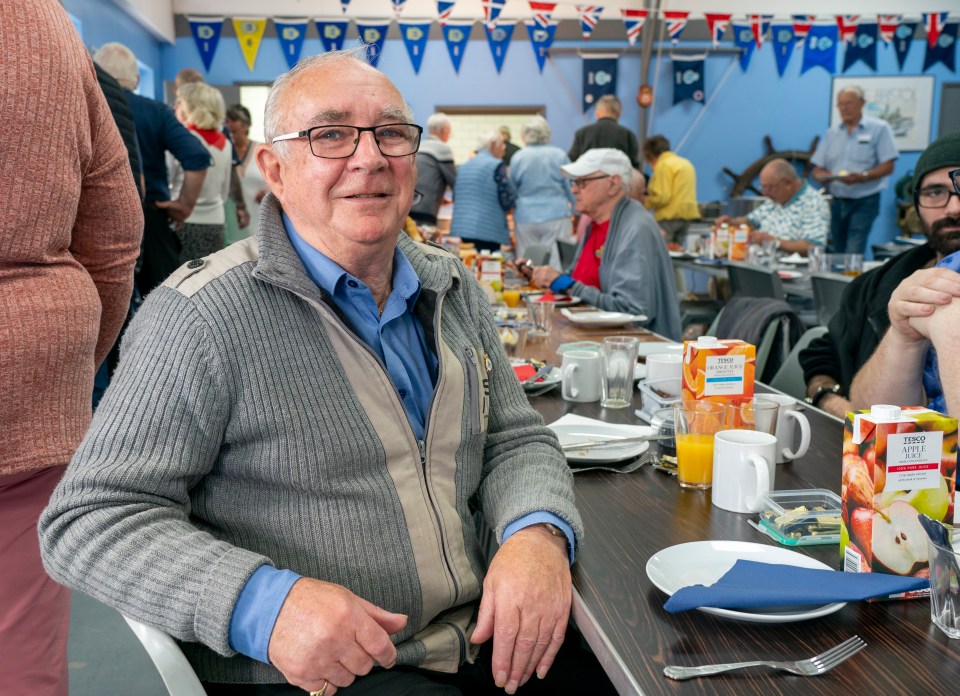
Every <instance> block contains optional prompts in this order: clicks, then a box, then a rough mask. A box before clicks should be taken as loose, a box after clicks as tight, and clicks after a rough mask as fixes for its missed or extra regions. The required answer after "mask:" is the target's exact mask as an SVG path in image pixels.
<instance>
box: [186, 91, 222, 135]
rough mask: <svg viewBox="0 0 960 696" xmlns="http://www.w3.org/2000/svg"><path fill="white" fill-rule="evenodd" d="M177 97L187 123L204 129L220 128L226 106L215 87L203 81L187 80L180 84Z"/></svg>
mask: <svg viewBox="0 0 960 696" xmlns="http://www.w3.org/2000/svg"><path fill="white" fill-rule="evenodd" d="M177 98H178V99H180V101H181V103H182V104H183V112H184V114H185V115H186V117H187V122H188V123H192V124H193V125H194V126H196V127H197V128H203V129H206V130H217V129H219V128H220V126H221V124H222V123H223V117H224V112H225V111H226V107H225V106H224V104H223V95H222V94H220V90H218V89H217V88H216V87H211V86H210V85H208V84H206V83H204V82H187V83H186V84H183V85H180V89H178V90H177Z"/></svg>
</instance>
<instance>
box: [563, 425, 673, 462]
mask: <svg viewBox="0 0 960 696" xmlns="http://www.w3.org/2000/svg"><path fill="white" fill-rule="evenodd" d="M549 427H550V428H551V429H552V430H553V431H554V432H555V433H556V434H557V438H559V440H560V444H561V445H567V444H571V443H574V442H584V441H586V440H596V441H597V442H604V441H606V440H619V439H620V438H624V437H636V436H637V434H638V430H639V428H637V427H632V428H630V430H623V429H621V428H618V427H617V426H615V425H600V424H597V425H592V424H591V425H586V424H584V425H574V424H570V425H564V424H554V425H551V426H549ZM649 430H650V434H654V433H655V432H656V431H654V430H653V429H652V428H649ZM640 434H643V433H640ZM649 446H650V443H649V442H634V443H630V444H626V445H620V446H616V445H611V446H609V447H600V448H594V449H585V450H569V451H567V452H566V453H565V454H566V455H567V459H568V460H569V461H571V462H620V461H623V460H624V459H633V458H634V457H636V456H637V455H638V454H642V453H643V452H645V451H646V449H647V448H648V447H649Z"/></svg>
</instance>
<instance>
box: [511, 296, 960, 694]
mask: <svg viewBox="0 0 960 696" xmlns="http://www.w3.org/2000/svg"><path fill="white" fill-rule="evenodd" d="M572 309H574V310H575V309H577V308H572ZM606 335H634V336H637V337H638V338H639V340H641V341H661V340H663V339H662V338H660V337H658V336H656V335H655V334H652V333H650V332H648V331H646V330H644V329H642V328H639V327H637V326H632V327H631V326H629V325H628V326H624V327H619V328H583V327H581V326H580V325H578V324H575V323H574V322H571V321H570V320H568V319H567V318H566V317H564V316H563V315H562V313H561V312H559V311H557V312H556V315H555V317H554V324H553V330H552V332H551V334H550V335H549V336H547V337H545V338H541V339H538V340H530V341H528V343H527V345H526V349H525V351H524V357H527V358H533V359H538V360H544V361H546V362H548V363H551V364H555V365H558V364H559V363H560V357H559V356H558V355H557V354H556V349H557V347H558V346H559V345H560V344H563V343H567V342H572V341H597V342H599V341H601V340H602V338H603V337H604V336H606ZM764 390H767V391H771V390H769V389H768V388H767V387H765V386H763V385H757V391H758V392H762V391H764ZM530 400H531V404H532V405H533V406H534V408H536V410H537V411H538V412H539V413H540V414H541V415H542V416H543V418H544V420H545V422H546V423H548V424H549V423H552V422H553V421H555V420H557V419H558V418H560V417H561V416H563V415H564V414H567V413H572V414H577V415H580V416H586V417H589V418H596V419H599V420H602V421H605V422H607V423H613V424H630V425H643V424H644V423H643V421H641V420H640V419H639V418H638V417H637V416H636V415H635V413H634V411H635V409H636V408H639V405H640V404H639V394H638V393H637V392H636V391H635V392H634V403H633V405H632V406H631V407H630V408H625V409H617V410H610V409H603V408H601V407H600V404H599V403H572V402H568V401H564V400H563V399H562V398H561V396H560V389H559V388H557V389H554V390H553V391H551V392H548V393H546V394H543V395H540V396H532V397H531V399H530ZM804 413H805V415H806V416H807V418H808V419H809V421H810V426H811V430H812V437H811V444H810V448H809V450H808V451H807V453H806V454H805V455H804V456H803V457H801V458H800V459H797V460H795V461H793V462H791V463H788V464H778V465H777V472H776V480H775V487H776V488H777V489H778V490H783V489H806V488H827V489H830V490H833V491H835V492H839V490H840V461H841V450H842V427H843V426H842V423H841V422H840V421H839V420H837V419H836V418H834V417H832V416H830V415H828V414H826V413H824V412H822V411H819V410H817V409H812V408H806V409H805V410H804ZM574 487H575V492H576V497H577V505H578V508H579V510H580V513H581V515H582V516H583V522H584V526H585V529H586V538H585V541H584V544H583V548H581V549H579V550H578V553H577V559H576V563H575V565H574V566H573V584H574V605H573V612H572V613H573V620H574V621H575V623H576V625H577V626H578V628H579V630H580V631H581V633H582V634H583V636H584V638H585V639H586V641H587V642H588V643H589V645H590V646H591V648H592V649H593V651H594V652H595V654H596V655H597V657H598V659H599V660H600V663H601V664H602V665H603V667H604V669H605V671H606V673H607V674H608V676H609V677H610V679H611V681H612V682H613V684H614V686H615V687H616V689H617V690H618V692H619V693H620V694H621V695H623V696H627V695H628V694H629V695H633V694H691V693H710V694H730V695H736V696H747V695H748V694H757V695H761V694H762V695H764V696H767V695H768V694H801V695H803V696H811V695H812V694H824V695H827V694H829V695H830V696H837V695H838V694H844V693H849V694H910V695H911V696H921V695H924V694H929V695H931V696H932V695H934V694H940V695H943V694H949V693H957V691H958V689H960V640H950V639H949V638H948V637H947V636H946V635H944V634H943V633H942V632H941V631H940V630H939V629H938V628H937V627H936V626H934V625H933V624H932V623H931V621H930V610H929V602H928V600H926V599H915V600H907V601H890V602H851V603H848V604H847V605H846V606H844V607H843V608H842V609H840V610H839V611H836V612H834V613H832V614H829V615H827V616H822V617H820V618H815V619H810V620H806V621H798V622H788V623H753V622H747V621H735V620H730V619H725V618H721V617H717V616H714V615H711V614H707V613H704V612H701V611H689V612H685V613H680V614H669V613H667V612H666V611H665V610H664V609H663V604H664V602H665V601H666V599H667V596H666V595H665V594H664V593H663V592H661V591H660V590H658V589H657V588H656V587H655V586H654V585H653V584H652V582H651V581H650V580H649V579H648V577H647V574H646V571H645V566H646V563H647V561H648V559H649V558H650V557H651V556H653V555H654V554H656V553H657V552H658V551H660V550H662V549H666V548H668V547H671V546H674V545H676V544H683V543H686V542H695V541H704V540H732V541H745V542H754V543H757V544H769V545H772V546H778V545H777V544H776V543H775V542H774V541H773V540H771V539H769V538H768V537H766V536H764V535H762V534H760V533H759V532H758V531H757V530H755V529H754V528H753V527H751V526H750V525H749V524H748V523H747V520H748V519H749V518H750V517H751V515H746V514H737V513H732V512H727V511H725V510H721V509H720V508H717V507H714V506H713V505H712V504H711V499H710V491H709V490H707V491H696V490H685V489H681V488H680V487H679V486H678V484H677V480H676V477H675V476H670V475H668V474H665V473H662V472H661V471H660V470H659V469H657V468H654V467H652V466H643V467H641V468H640V469H638V470H636V471H634V472H633V473H629V474H620V473H613V472H604V471H590V472H583V473H577V474H575V477H574ZM754 517H755V515H754ZM780 548H786V547H780ZM793 550H795V551H797V552H798V553H801V554H806V555H809V556H811V557H813V558H816V559H818V560H820V561H822V562H824V563H826V564H827V565H829V566H831V567H833V568H839V567H840V555H839V549H838V546H836V545H824V546H798V547H793ZM854 634H856V635H859V636H860V637H861V638H862V639H863V640H865V641H866V643H867V647H866V649H865V650H863V651H861V652H860V653H859V654H857V655H855V656H854V657H853V658H852V659H850V660H848V661H847V662H844V663H843V664H841V665H840V666H838V667H836V668H835V669H833V670H832V671H830V672H828V673H827V674H824V675H821V676H818V677H816V678H808V677H802V676H795V675H791V674H787V673H785V672H779V671H773V670H770V669H768V668H750V669H746V670H739V671H735V672H729V673H726V674H722V675H716V676H711V677H705V678H701V679H692V680H688V681H674V680H671V679H669V678H667V677H666V676H664V674H663V668H664V667H665V666H666V665H670V664H679V665H699V664H707V663H718V662H741V661H748V660H758V659H774V660H781V659H800V658H805V657H811V656H813V655H816V654H818V653H821V652H823V651H824V650H826V649H828V648H831V647H833V646H834V645H836V644H838V643H840V642H841V641H842V640H845V639H846V638H849V637H850V636H853V635H854Z"/></svg>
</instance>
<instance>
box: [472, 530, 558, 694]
mask: <svg viewBox="0 0 960 696" xmlns="http://www.w3.org/2000/svg"><path fill="white" fill-rule="evenodd" d="M571 596H572V584H571V580H570V556H569V553H568V551H567V544H566V542H565V541H564V540H563V539H560V538H558V537H555V536H553V535H552V534H550V532H549V531H547V530H546V529H545V528H544V527H543V526H542V525H533V526H531V527H526V528H525V529H521V530H520V531H518V532H516V533H514V534H513V535H512V536H511V537H510V538H509V539H507V541H506V542H504V544H503V546H501V547H500V550H499V551H497V554H496V555H495V556H494V557H493V562H492V563H491V564H490V570H489V571H488V572H487V577H486V578H485V579H484V581H483V599H482V600H481V601H480V613H479V615H478V616H477V628H476V630H475V631H474V632H473V636H471V638H470V642H471V643H476V644H479V643H483V642H485V641H487V640H488V639H490V638H491V637H492V638H493V660H492V664H491V666H492V669H493V678H494V681H495V682H496V684H497V686H500V687H505V688H506V691H507V693H508V694H512V693H515V692H516V690H517V688H518V687H519V686H521V685H523V684H525V683H526V682H527V680H528V679H530V677H531V675H532V674H533V672H534V670H536V672H537V676H538V677H540V678H541V679H542V678H543V677H544V676H545V675H546V673H547V670H549V669H550V666H551V665H552V664H553V660H554V658H555V657H556V655H557V651H558V650H559V649H560V646H561V645H562V644H563V639H564V635H565V634H566V630H567V621H568V620H569V618H570V602H571Z"/></svg>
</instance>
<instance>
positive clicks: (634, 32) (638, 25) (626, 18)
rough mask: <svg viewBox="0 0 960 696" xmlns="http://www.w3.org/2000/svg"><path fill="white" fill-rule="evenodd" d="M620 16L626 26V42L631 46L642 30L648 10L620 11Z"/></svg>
mask: <svg viewBox="0 0 960 696" xmlns="http://www.w3.org/2000/svg"><path fill="white" fill-rule="evenodd" d="M620 14H621V16H622V17H623V23H624V24H625V25H626V26H627V41H629V42H630V45H631V46H633V44H635V43H637V39H638V38H640V30H641V29H643V24H644V22H646V21H647V15H648V14H650V10H620Z"/></svg>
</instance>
